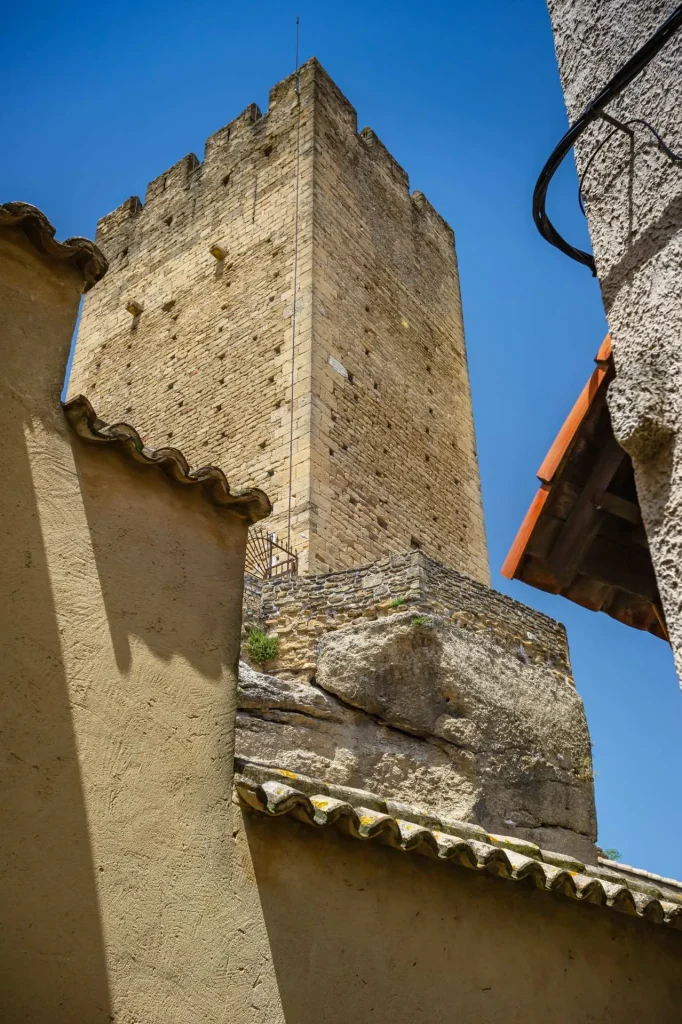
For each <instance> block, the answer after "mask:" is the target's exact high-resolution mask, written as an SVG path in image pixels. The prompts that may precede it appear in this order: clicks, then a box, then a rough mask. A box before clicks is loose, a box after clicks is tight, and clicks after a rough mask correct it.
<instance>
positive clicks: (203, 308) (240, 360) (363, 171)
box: [70, 59, 488, 580]
mask: <svg viewBox="0 0 682 1024" xmlns="http://www.w3.org/2000/svg"><path fill="white" fill-rule="evenodd" d="M297 78H300V92H299V87H298V86H299V81H298V80H297ZM297 192H298V196H297ZM96 239H97V244H98V245H99V246H100V247H101V248H102V249H103V251H104V252H105V253H106V255H107V256H108V257H109V259H110V262H111V268H110V271H109V273H108V275H107V277H106V279H105V281H104V282H102V284H101V285H98V287H97V288H96V289H94V290H93V292H92V294H91V295H89V296H88V298H87V299H86V302H85V305H84V309H83V315H82V318H81V324H80V329H79V335H78V339H77V344H76V351H75V358H74V364H73V371H72V378H71V384H70V392H71V393H72V394H75V393H77V392H82V393H84V394H86V395H90V396H91V397H93V400H96V402H97V407H98V408H99V409H100V410H101V411H102V415H103V416H105V417H108V418H109V419H115V418H119V419H120V418H126V417H130V418H132V419H134V421H135V423H136V424H138V425H140V427H141V429H142V432H143V435H146V437H147V438H148V439H149V443H150V444H153V445H156V446H162V445H163V444H165V443H169V444H172V445H174V446H175V445H178V446H180V447H182V449H183V450H184V451H186V452H188V453H189V455H190V458H191V459H193V460H194V461H196V462H198V463H200V464H206V463H207V462H208V461H214V462H215V463H216V464H218V465H220V466H221V467H222V468H223V469H225V471H226V472H227V474H228V476H229V475H230V474H232V475H235V473H236V474H237V475H238V476H239V478H240V479H242V480H244V482H245V484H247V485H254V486H259V487H262V488H263V489H264V490H265V491H266V492H267V493H268V494H269V495H270V496H271V498H272V499H273V505H274V512H273V517H272V520H271V529H272V530H274V531H275V532H277V533H278V535H279V536H280V538H282V537H286V535H287V534H288V532H289V530H290V531H291V539H292V542H293V545H294V546H295V548H296V549H297V550H298V553H299V555H300V565H301V568H302V570H303V571H304V572H305V571H317V570H326V569H330V568H344V567H349V566H352V565H355V564H361V563H363V562H366V561H368V560H371V559H375V558H378V557H381V556H383V555H386V554H388V553H390V552H391V551H399V550H405V549H406V548H409V547H410V545H412V546H413V547H415V546H419V547H423V548H424V550H426V551H427V552H428V553H430V554H432V555H433V556H434V557H436V558H439V559H441V560H443V561H446V562H448V563H449V564H452V565H453V566H454V567H456V568H459V569H461V570H463V571H465V572H469V573H470V574H471V575H474V576H476V577H478V578H479V579H484V580H485V579H487V574H488V569H487V556H486V549H485V536H484V531H483V521H482V511H481V501H480V489H479V481H478V467H477V463H476V454H475V446H474V436H473V423H472V416H471V404H470V396H469V382H468V377H467V370H466V358H465V350H464V337H463V328H462V318H461V305H460V297H459V285H458V275H457V261H456V256H455V252H454V246H453V241H454V236H453V233H452V230H451V228H450V227H449V226H448V225H447V224H446V222H445V221H444V220H443V219H442V218H441V217H440V215H439V214H438V213H437V212H436V211H435V210H434V209H433V207H432V206H431V204H430V203H429V202H428V201H427V200H426V199H425V197H424V195H423V194H422V193H421V192H418V191H416V192H413V193H410V188H409V179H408V176H407V173H406V172H405V171H404V170H403V168H402V167H401V166H400V165H399V164H398V162H397V161H396V160H395V159H394V157H393V156H392V155H391V154H390V153H389V151H388V150H387V149H386V147H385V146H384V145H383V143H382V142H381V141H380V139H379V138H378V136H377V135H376V134H375V132H374V131H373V130H372V129H370V128H364V129H362V131H360V132H358V129H357V114H356V111H355V108H354V107H353V106H352V105H351V104H350V103H349V101H348V100H347V99H346V97H345V96H343V94H342V93H341V91H340V90H339V89H338V87H337V86H336V85H335V83H334V82H333V81H332V80H331V79H330V78H329V76H328V75H327V74H326V72H325V71H324V70H323V68H322V67H321V66H320V64H319V63H318V62H317V61H316V60H314V59H313V60H310V61H308V62H307V63H306V64H304V65H303V66H302V68H301V69H300V71H299V76H297V75H290V76H289V77H288V78H285V79H284V80H283V81H281V82H279V83H278V84H277V85H275V86H274V87H273V88H272V89H271V90H270V95H269V106H268V109H267V111H266V112H265V113H261V111H260V110H259V108H258V107H257V106H256V104H249V106H247V107H246V108H245V110H244V111H243V112H242V113H241V114H240V115H239V116H238V117H236V118H234V119H233V120H232V121H230V122H229V123H228V124H226V125H225V126H224V127H223V128H221V129H219V130H218V131H217V132H215V133H214V134H213V135H211V136H210V137H209V138H208V139H207V140H206V144H205V149H204V154H203V160H202V161H200V160H199V159H198V157H197V156H195V155H194V154H192V153H190V154H188V155H187V156H185V157H183V158H182V159H181V160H179V161H178V162H177V163H175V164H173V166H172V167H169V168H168V169H167V170H165V171H164V172H163V173H162V174H160V175H158V177H156V178H154V180H153V181H151V182H150V183H149V185H148V187H147V190H146V194H145V198H144V202H142V201H141V200H140V199H139V198H138V197H131V198H130V199H127V200H126V201H125V202H124V203H123V204H122V205H121V206H119V207H118V208H117V209H116V210H114V211H113V212H112V213H110V214H108V215H107V216H105V217H103V218H102V220H101V221H100V222H99V224H98V228H97V236H96ZM294 268H296V296H295V302H294V291H293V287H294ZM294 313H295V316H294ZM292 345H293V349H292ZM292 368H293V382H292ZM292 394H293V408H292Z"/></svg>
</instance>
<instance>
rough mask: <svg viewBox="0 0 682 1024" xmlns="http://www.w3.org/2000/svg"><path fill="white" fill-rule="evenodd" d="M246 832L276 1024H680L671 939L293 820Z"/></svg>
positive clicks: (611, 915) (651, 928)
mask: <svg viewBox="0 0 682 1024" xmlns="http://www.w3.org/2000/svg"><path fill="white" fill-rule="evenodd" d="M244 823H245V833H246V842H247V843H248V848H249V849H248V853H250V858H251V862H252V864H253V875H254V876H255V881H256V884H257V887H258V896H259V898H260V904H261V908H262V913H263V917H264V921H265V928H266V930H267V937H268V942H269V947H270V953H271V956H272V960H273V966H274V971H275V975H276V981H277V987H278V990H279V998H280V1000H281V1006H282V1013H283V1017H284V1020H285V1021H286V1022H287V1024H319V1022H320V1021H325V1022H326V1024H347V1022H348V1021H370V1020H371V1021H373V1022H375V1024H393V1022H396V1021H401V1022H402V1021H413V1020H414V1021H416V1020H419V1021H421V1020H424V1021H429V1020H447V1021H454V1020H456V1021H480V1022H484V1021H485V1022H488V1024H494V1022H495V1024H497V1022H499V1024H502V1022H505V1024H508V1022H510V1021H529V1020H532V1021H533V1022H534V1024H550V1022H551V1024H587V1022H589V1021H597V1020H599V1021H607V1020H612V1021H626V1020H627V1021H634V1020H656V1021H658V1022H661V1024H663V1022H670V1024H672V1022H677V1021H679V999H680V997H681V996H682V979H680V972H679V956H680V953H681V952H682V936H680V935H679V934H675V933H672V932H671V931H670V930H668V929H665V928H663V927H661V926H656V925H648V924H646V923H644V922H641V921H633V920H630V919H628V918H626V917H625V916H624V915H620V914H617V913H615V912H613V911H610V910H605V909H603V908H600V907H595V906H587V905H576V904H575V903H570V902H569V901H568V900H567V899H566V898H565V897H562V896H559V895H551V894H549V893H545V892H540V891H537V890H533V889H531V887H530V886H529V887H526V888H522V887H521V886H520V885H519V883H515V882H508V881H504V880H502V879H498V878H491V877H490V876H486V875H478V874H474V873H473V872H470V871H467V870H465V869H457V868H455V867H452V866H449V865H444V864H442V863H438V862H434V861H432V860H430V859H428V858H427V857H424V856H420V855H418V854H405V853H402V852H400V851H395V850H390V849H386V848H385V847H382V846H380V845H377V844H375V843H373V842H369V841H366V842H361V841H359V840H356V839H352V838H348V837H345V836H342V835H340V834H339V833H337V832H334V831H331V830H326V829H325V831H324V832H316V831H315V830H313V829H312V828H310V826H307V825H302V824H298V823H294V822H292V821H291V820H290V819H286V820H283V819H279V820H278V819H266V818H264V817H260V816H258V815H254V814H251V813H249V812H246V813H245V814H244ZM244 859H245V861H246V863H247V864H248V859H249V858H248V855H246V856H245V858H244ZM245 877H246V878H247V879H248V878H249V877H250V871H249V870H248V867H247V870H246V872H245ZM251 924H252V926H253V924H254V922H253V918H252V919H251ZM252 930H255V928H253V927H252Z"/></svg>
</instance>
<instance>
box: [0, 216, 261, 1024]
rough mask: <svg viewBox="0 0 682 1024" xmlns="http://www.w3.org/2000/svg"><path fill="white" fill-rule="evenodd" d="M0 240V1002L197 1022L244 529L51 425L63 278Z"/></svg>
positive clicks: (222, 952) (216, 924) (225, 762)
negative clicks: (0, 612) (0, 475)
mask: <svg viewBox="0 0 682 1024" xmlns="http://www.w3.org/2000/svg"><path fill="white" fill-rule="evenodd" d="M1 244H2V250H0V287H1V288H2V294H1V295H0V311H1V312H2V321H3V322H2V324H1V329H0V337H1V338H2V360H1V362H0V374H1V377H0V386H1V389H2V402H0V418H1V423H0V443H1V444H2V464H3V470H4V480H3V487H2V488H1V489H0V545H1V547H2V565H3V572H2V575H1V577H0V603H1V604H2V607H3V609H4V614H3V620H2V637H1V644H2V651H3V686H2V697H1V701H2V707H1V709H0V750H1V751H2V753H1V754H0V758H1V759H2V762H3V764H2V779H3V785H2V787H1V789H0V791H1V794H2V795H1V796H0V816H1V817H2V821H3V828H2V833H1V838H0V847H1V850H0V903H1V904H2V907H3V910H2V927H1V928H0V959H1V960H2V963H3V968H2V971H1V972H0V1005H1V1006H2V1017H3V1019H4V1020H8V1021H35V1022H41V1024H42V1022H44V1024H59V1022H64V1024H67V1022H68V1024H73V1022H75V1021H83V1022H85V1021H87V1022H88V1024H91V1022H92V1024H96V1022H100V1021H101V1022H107V1024H108V1022H110V1021H112V1020H116V1021H121V1022H125V1024H131V1022H133V1021H144V1022H145V1024H154V1022H159V1024H161V1022H163V1024H169V1022H171V1021H172V1022H174V1024H175V1022H177V1024H180V1022H183V1024H185V1022H186V1024H195V1022H196V1021H198V1020H206V1021H209V1020H216V1021H217V1020H220V1019H221V1014H222V1013H223V993H222V992H221V990H220V981H221V979H222V978H224V974H225V969H226V967H225V965H226V943H227V939H226V938H225V935H226V934H227V931H228V929H229V919H230V907H229V904H228V903H227V902H226V901H225V899H224V896H225V891H226V884H227V881H228V879H229V874H230V856H231V854H230V850H229V847H226V845H225V842H224V839H225V834H226V828H227V823H228V808H229V799H230V793H231V776H232V732H233V715H234V692H235V666H236V659H237V655H238V640H239V625H240V614H241V594H242V577H243V559H244V547H245V535H246V525H245V523H243V522H242V521H240V520H238V519H236V518H235V517H233V516H231V515H230V514H229V513H226V512H225V511H220V510H218V509H217V508H216V507H215V506H213V505H212V504H210V503H209V501H208V500H207V498H206V496H205V494H204V493H203V492H202V491H201V489H200V488H187V489H182V488H180V487H179V486H178V485H177V484H173V483H172V482H171V481H170V480H168V479H166V478H165V477H164V476H163V474H162V473H160V472H159V471H158V470H156V469H149V468H145V467H142V466H138V465H135V464H132V463H127V462H125V461H124V460H123V459H122V457H121V456H120V455H119V453H117V452H114V451H110V450H101V449H99V450H98V449H97V448H96V447H95V446H87V445H85V444H84V443H83V442H82V441H81V440H80V439H78V438H77V437H75V436H74V435H72V434H71V431H70V429H69V427H68V426H67V423H66V420H65V419H64V416H63V412H62V410H61V407H60V405H59V392H60V387H61V381H62V377H63V370H64V365H65V362H66V357H67V353H68V348H69V342H70V337H71V332H72V329H73V325H74V322H75V317H76V312H77V308H78V300H79V296H80V291H81V287H82V281H81V280H80V278H79V275H78V273H77V272H75V271H74V270H72V269H71V268H69V267H68V266H66V265H59V264H55V263H53V262H52V261H50V260H49V259H47V258H44V257H41V256H40V255H38V254H37V253H36V252H35V251H34V250H33V248H32V247H31V246H30V245H28V244H26V242H25V240H24V239H23V238H22V236H21V235H20V234H19V233H17V234H16V235H15V234H12V233H6V234H4V235H3V236H2V243H1ZM180 979H182V980H180Z"/></svg>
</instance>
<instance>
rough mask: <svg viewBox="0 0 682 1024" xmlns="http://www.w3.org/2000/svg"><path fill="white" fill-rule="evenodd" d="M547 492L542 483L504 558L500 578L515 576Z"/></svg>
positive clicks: (508, 578)
mask: <svg viewBox="0 0 682 1024" xmlns="http://www.w3.org/2000/svg"><path fill="white" fill-rule="evenodd" d="M549 491H550V488H549V484H546V483H543V484H542V486H541V487H540V488H539V490H538V491H537V493H536V495H535V497H534V498H533V501H532V502H531V506H530V508H529V509H528V511H527V512H526V514H525V516H524V518H523V522H522V523H521V527H520V529H519V532H518V533H517V534H516V537H515V538H514V542H513V544H512V546H511V547H510V549H509V554H508V555H507V557H506V558H505V560H504V565H503V566H502V569H501V570H500V572H501V574H502V576H504V578H505V579H507V580H513V579H514V577H515V575H516V570H517V569H518V567H519V565H520V564H521V559H522V558H523V556H524V554H525V551H526V547H527V545H528V541H529V540H530V536H531V534H532V532H533V530H534V529H535V524H536V523H537V521H538V518H539V516H540V513H541V512H542V509H543V506H544V504H545V502H546V501H547V498H548V497H549Z"/></svg>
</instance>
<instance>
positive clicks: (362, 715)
mask: <svg viewBox="0 0 682 1024" xmlns="http://www.w3.org/2000/svg"><path fill="white" fill-rule="evenodd" d="M249 604H250V609H251V613H252V614H254V609H255V602H254V600H253V595H252V597H251V598H250V599H249ZM252 621H253V620H252ZM257 621H259V622H260V624H261V625H262V626H264V627H265V628H266V629H267V630H268V631H269V632H270V633H273V634H275V635H276V636H277V637H278V639H279V652H278V656H277V660H276V661H274V662H271V663H269V664H268V665H266V666H264V667H265V668H266V670H267V673H264V672H263V666H258V668H259V671H254V670H253V667H248V666H247V665H243V666H242V669H241V671H240V689H239V697H238V707H239V713H238V716H237V753H238V755H239V756H241V757H244V758H246V759H248V760H255V761H257V762H259V763H261V764H267V765H270V766H272V767H276V768H282V769H285V770H287V771H292V772H296V773H302V774H304V775H309V776H312V777H316V778H320V779H327V780H329V781H333V782H335V783H338V784H340V785H342V786H351V787H354V788H359V789H364V790H371V791H372V792H374V793H377V794H379V795H381V796H383V797H385V798H386V799H397V800H402V801H405V802H407V803H412V804H415V805H417V806H419V807H420V808H425V809H428V810H429V811H431V812H433V813H436V814H449V815H451V816H454V817H457V818H460V819H461V820H464V821H471V822H475V823H477V824H479V825H482V826H483V827H484V828H487V829H490V830H492V831H494V832H500V833H506V834H509V835H515V836H518V837H520V838H524V839H530V840H532V841H533V842H536V843H539V844H540V845H541V846H543V847H545V848H547V849H554V850H560V851H562V852H564V853H569V854H571V855H572V856H575V857H578V858H580V859H582V860H584V861H588V862H590V863H592V862H595V861H596V852H595V849H594V840H595V838H596V818H595V809H594V782H593V777H592V758H591V750H590V738H589V733H588V729H587V724H586V721H585V712H584V708H583V705H582V701H581V699H580V696H579V695H578V693H577V692H576V689H575V685H574V683H573V678H572V676H571V670H570V665H569V660H568V650H567V646H566V634H565V631H564V628H563V626H561V625H560V624H559V623H556V622H553V621H552V620H551V619H548V618H546V616H544V615H541V614H540V613H538V612H534V611H532V610H531V609H529V608H526V607H525V606H524V605H521V604H519V603H518V602H516V601H513V600H511V599H510V598H507V597H504V596H503V595H502V594H497V593H495V591H492V590H490V588H488V587H485V586H484V585H483V584H481V583H477V582H476V581H475V580H472V579H470V578H469V577H467V576H464V575H463V574H461V573H458V572H456V571H455V570H453V569H447V568H445V567H444V566H440V565H438V564H436V563H434V562H433V561H432V560H431V559H429V558H427V557H426V556H425V555H424V554H423V553H422V552H415V551H411V552H408V553H407V554H403V555H393V556H391V557H389V558H387V559H384V560H383V561H381V562H377V563H374V564H373V565H370V566H364V567H363V568H361V569H354V570H353V569H350V570H346V571H344V572H336V573H328V574H321V575H318V576H314V577H299V578H298V579H296V578H294V579H284V580H280V581H270V582H267V583H265V584H264V585H263V593H262V597H261V605H260V618H259V619H258V620H257Z"/></svg>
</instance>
